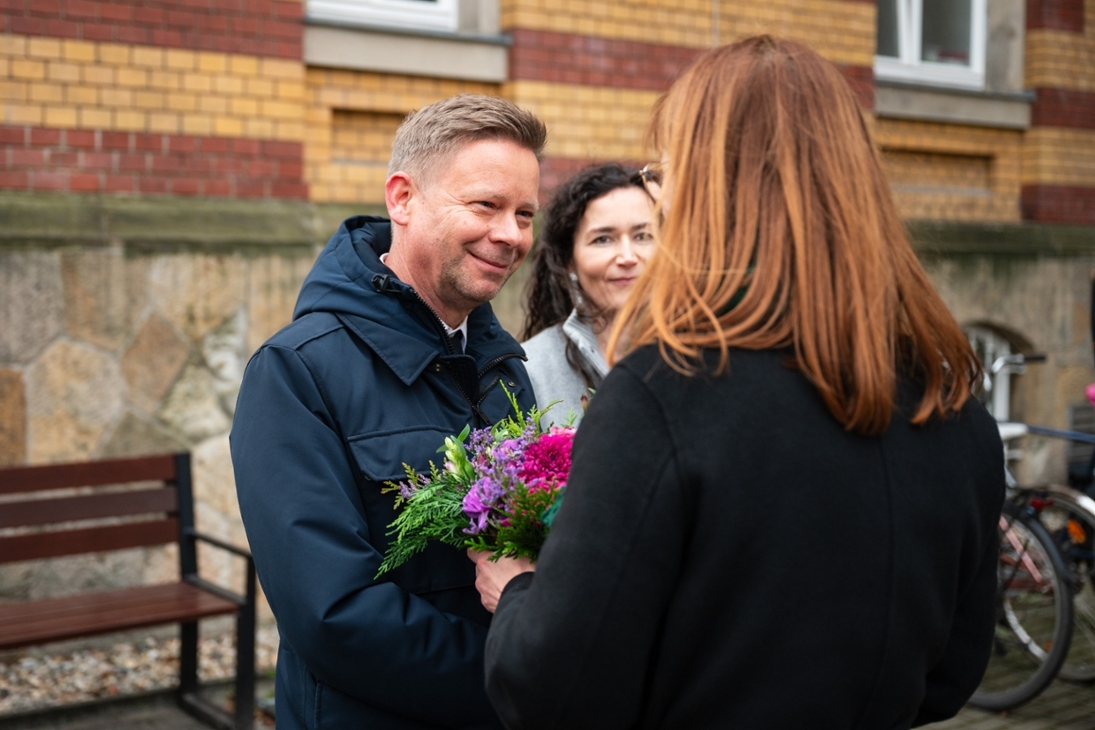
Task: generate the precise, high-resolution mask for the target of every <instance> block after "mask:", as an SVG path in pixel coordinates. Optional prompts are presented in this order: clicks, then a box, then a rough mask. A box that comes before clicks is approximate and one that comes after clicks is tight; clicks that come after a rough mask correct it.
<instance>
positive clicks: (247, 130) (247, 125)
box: [243, 118, 274, 139]
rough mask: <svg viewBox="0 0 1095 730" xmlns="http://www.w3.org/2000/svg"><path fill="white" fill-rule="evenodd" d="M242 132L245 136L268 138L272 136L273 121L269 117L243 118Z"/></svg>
mask: <svg viewBox="0 0 1095 730" xmlns="http://www.w3.org/2000/svg"><path fill="white" fill-rule="evenodd" d="M243 133H244V136H246V137H257V138H260V139H269V138H271V137H273V136H274V123H273V122H272V121H270V120H269V119H253V118H250V119H246V120H244V125H243Z"/></svg>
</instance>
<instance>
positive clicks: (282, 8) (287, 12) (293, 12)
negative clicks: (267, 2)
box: [274, 2, 304, 20]
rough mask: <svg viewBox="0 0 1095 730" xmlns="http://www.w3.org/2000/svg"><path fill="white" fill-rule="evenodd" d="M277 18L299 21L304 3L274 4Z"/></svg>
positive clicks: (302, 13)
mask: <svg viewBox="0 0 1095 730" xmlns="http://www.w3.org/2000/svg"><path fill="white" fill-rule="evenodd" d="M274 6H275V9H276V13H277V16H278V17H279V18H292V19H294V20H299V19H300V18H301V17H303V15H304V3H282V2H279V3H275V4H274Z"/></svg>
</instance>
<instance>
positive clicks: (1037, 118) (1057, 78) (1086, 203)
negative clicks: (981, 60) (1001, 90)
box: [1022, 0, 1095, 225]
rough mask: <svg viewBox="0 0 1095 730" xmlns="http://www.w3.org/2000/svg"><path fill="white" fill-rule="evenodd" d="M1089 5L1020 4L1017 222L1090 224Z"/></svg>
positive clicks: (1092, 10) (1094, 30)
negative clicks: (1031, 95)
mask: <svg viewBox="0 0 1095 730" xmlns="http://www.w3.org/2000/svg"><path fill="white" fill-rule="evenodd" d="M1093 18H1095V0H1028V2H1027V39H1026V59H1027V69H1026V70H1027V73H1026V83H1027V86H1028V87H1029V88H1032V89H1034V91H1035V95H1036V96H1035V101H1034V105H1033V108H1032V114H1031V123H1032V128H1031V130H1030V132H1029V133H1028V134H1027V135H1026V138H1025V140H1024V142H1023V187H1022V211H1023V218H1025V219H1027V220H1032V221H1038V222H1045V223H1068V224H1076V225H1095V22H1092V19H1093Z"/></svg>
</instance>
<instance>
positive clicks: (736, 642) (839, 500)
mask: <svg viewBox="0 0 1095 730" xmlns="http://www.w3.org/2000/svg"><path fill="white" fill-rule="evenodd" d="M783 358H784V354H782V353H778V352H746V351H732V352H731V357H730V370H729V373H728V374H725V375H722V376H720V377H714V376H711V375H697V376H694V377H683V376H681V375H678V374H677V373H675V372H673V371H672V370H670V369H669V368H668V367H667V366H666V365H665V364H664V363H663V362H662V361H661V359H660V358H659V356H658V354H657V351H656V349H655V348H649V347H648V348H643V349H641V350H639V351H638V352H636V353H634V354H632V355H631V356H629V357H628V358H626V359H625V360H624V361H623V362H622V363H621V364H619V365H618V366H617V367H616V368H614V369H613V371H612V372H611V373H610V374H609V376H608V378H607V379H606V380H605V382H604V384H603V385H602V387H601V389H600V390H599V391H598V392H597V395H596V396H595V397H594V398H593V399H592V401H591V403H590V406H589V410H588V411H587V413H586V416H585V420H584V421H583V422H582V425H581V427H580V428H579V430H578V434H577V437H576V440H575V444H574V454H573V459H574V460H573V470H572V472H571V477H570V480H569V485H568V488H567V495H566V500H565V502H564V504H563V507H562V509H561V510H560V512H559V514H558V517H557V519H556V522H555V525H554V527H553V530H552V533H551V535H550V537H549V538H548V541H547V543H546V544H545V546H544V550H543V552H542V554H541V556H540V561H539V563H538V566H537V572H536V573H535V574H531V573H530V574H525V575H523V576H519V577H518V578H517V579H515V580H513V581H512V582H511V583H510V584H509V585H508V586H507V587H506V589H505V591H504V592H503V594H502V597H501V601H500V603H499V606H498V609H497V613H496V614H495V618H494V623H493V624H492V626H491V630H490V635H489V637H488V640H487V692H488V694H489V695H490V698H491V700H492V702H493V703H494V705H495V707H496V708H497V709H498V710H499V714H500V715H501V717H502V719H503V721H504V722H505V723H506V724H507V726H508V727H510V728H522V729H524V728H566V729H567V730H576V729H578V728H597V729H598V730H610V729H611V728H681V729H688V730H699V729H700V728H743V729H745V728H748V729H749V730H756V729H757V728H780V729H782V728H903V727H909V726H910V725H913V724H920V723H925V722H931V721H935V720H939V719H943V718H946V717H949V716H951V715H953V714H955V713H956V712H957V711H958V709H959V708H960V707H961V706H962V705H963V703H964V702H965V701H966V699H967V698H968V697H969V695H970V694H971V693H972V692H973V690H974V689H975V688H976V687H977V684H978V683H979V681H980V678H981V675H982V674H983V672H984V669H985V665H986V663H987V661H988V651H989V644H990V641H991V637H992V635H993V627H994V608H993V606H994V593H995V587H996V562H997V561H996V556H997V540H998V538H997V528H996V523H997V519H998V515H999V513H1000V507H1001V502H1002V499H1003V494H1004V472H1003V453H1002V448H1001V444H1000V439H999V436H998V434H997V429H996V426H995V424H994V422H993V420H992V418H991V417H990V416H989V415H988V414H987V413H986V412H985V410H984V409H983V408H982V407H981V406H980V405H979V404H978V403H976V402H974V401H972V400H971V401H970V402H969V403H968V404H967V405H966V406H965V407H964V408H963V409H962V410H961V412H960V413H958V414H957V415H956V416H955V417H953V418H950V419H948V420H947V421H945V422H939V421H934V422H931V423H929V424H928V425H926V426H923V427H915V426H912V425H910V424H909V422H908V416H909V414H910V413H911V412H912V408H913V405H914V404H915V402H916V400H917V395H916V393H915V392H914V390H913V389H912V388H910V387H902V389H901V394H900V398H899V401H900V412H899V413H897V414H895V417H894V419H893V422H892V424H891V426H890V427H889V429H888V430H887V431H886V432H885V433H884V434H883V435H881V436H879V437H872V438H868V437H863V436H858V435H855V434H852V433H849V432H847V431H845V430H844V429H843V428H842V427H841V426H840V425H839V424H838V423H837V422H836V421H835V420H834V419H833V418H832V416H831V415H830V414H829V413H828V411H827V410H826V409H825V408H824V406H823V404H822V402H821V400H820V398H819V397H818V394H817V392H816V390H815V389H814V388H813V387H812V386H811V385H810V383H809V382H808V381H807V380H806V379H805V378H804V377H803V376H802V375H801V373H799V372H797V371H794V370H791V369H789V368H787V367H785V366H784V365H783V364H782V363H783ZM710 361H711V362H713V361H714V358H713V357H712V358H711V360H710Z"/></svg>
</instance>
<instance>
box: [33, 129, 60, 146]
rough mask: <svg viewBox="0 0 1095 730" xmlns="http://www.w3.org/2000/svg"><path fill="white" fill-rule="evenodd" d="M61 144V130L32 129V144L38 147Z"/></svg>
mask: <svg viewBox="0 0 1095 730" xmlns="http://www.w3.org/2000/svg"><path fill="white" fill-rule="evenodd" d="M60 142H61V130H60V129H48V128H42V127H32V128H31V130H30V143H31V144H32V145H34V146H36V147H45V146H51V145H55V144H60Z"/></svg>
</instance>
